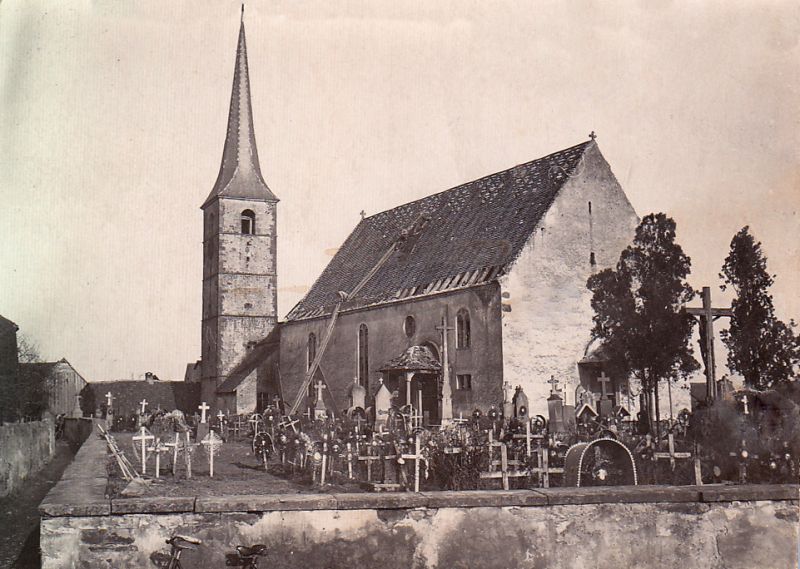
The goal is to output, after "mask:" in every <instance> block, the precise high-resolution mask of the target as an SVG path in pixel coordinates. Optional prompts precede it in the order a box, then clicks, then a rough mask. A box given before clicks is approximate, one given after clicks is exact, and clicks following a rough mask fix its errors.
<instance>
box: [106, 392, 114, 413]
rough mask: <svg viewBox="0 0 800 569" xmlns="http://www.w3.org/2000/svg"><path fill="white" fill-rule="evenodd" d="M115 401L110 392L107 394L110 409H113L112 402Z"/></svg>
mask: <svg viewBox="0 0 800 569" xmlns="http://www.w3.org/2000/svg"><path fill="white" fill-rule="evenodd" d="M113 400H114V396H113V395H112V394H111V392H110V391H109V392H108V393H106V401H107V402H108V408H109V409H111V402H112V401H113Z"/></svg>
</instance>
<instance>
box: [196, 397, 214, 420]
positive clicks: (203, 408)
mask: <svg viewBox="0 0 800 569" xmlns="http://www.w3.org/2000/svg"><path fill="white" fill-rule="evenodd" d="M197 408H198V409H200V422H201V423H205V422H206V411H208V410H209V409H211V407H209V406H208V404H207V403H206V402H205V401H203V403H202V405H198V406H197Z"/></svg>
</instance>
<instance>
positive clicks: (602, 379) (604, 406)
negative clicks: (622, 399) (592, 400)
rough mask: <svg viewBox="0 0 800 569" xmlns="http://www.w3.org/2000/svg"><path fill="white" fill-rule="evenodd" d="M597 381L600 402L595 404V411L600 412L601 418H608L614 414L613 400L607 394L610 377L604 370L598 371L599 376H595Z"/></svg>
mask: <svg viewBox="0 0 800 569" xmlns="http://www.w3.org/2000/svg"><path fill="white" fill-rule="evenodd" d="M597 381H598V382H599V383H600V389H601V391H602V394H601V395H600V403H599V405H598V406H597V411H598V412H599V413H600V417H601V418H603V419H608V418H611V417H613V416H614V402H613V401H611V399H610V397H609V394H608V391H607V390H608V387H607V385H606V384H608V383H609V382H610V381H611V378H610V377H608V376H607V375H606V372H605V371H603V372H601V373H600V376H599V377H598V378H597Z"/></svg>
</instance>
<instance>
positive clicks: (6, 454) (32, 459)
mask: <svg viewBox="0 0 800 569" xmlns="http://www.w3.org/2000/svg"><path fill="white" fill-rule="evenodd" d="M53 452H55V433H54V426H53V422H52V421H51V420H49V419H45V420H43V421H35V422H31V423H7V424H5V425H0V497H2V496H7V495H8V494H10V493H11V492H13V491H14V490H16V489H17V488H18V487H19V484H20V482H22V481H23V480H24V479H25V478H27V477H28V475H30V474H33V473H35V472H37V471H38V470H40V469H41V468H42V467H43V466H44V465H45V464H46V463H47V461H48V460H50V458H52V456H53Z"/></svg>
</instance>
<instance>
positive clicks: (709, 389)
mask: <svg viewBox="0 0 800 569" xmlns="http://www.w3.org/2000/svg"><path fill="white" fill-rule="evenodd" d="M686 313H687V314H691V315H692V316H698V317H699V320H700V325H701V326H705V333H704V334H703V335H704V336H705V344H706V347H705V352H706V399H708V400H709V401H713V399H714V398H715V396H716V379H715V377H716V370H715V369H714V320H716V319H717V318H722V317H723V316H724V317H727V318H730V317H731V316H733V312H732V311H731V309H730V308H712V307H711V287H707V286H704V287H703V306H702V308H687V309H686Z"/></svg>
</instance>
